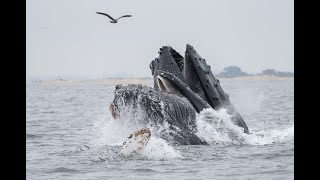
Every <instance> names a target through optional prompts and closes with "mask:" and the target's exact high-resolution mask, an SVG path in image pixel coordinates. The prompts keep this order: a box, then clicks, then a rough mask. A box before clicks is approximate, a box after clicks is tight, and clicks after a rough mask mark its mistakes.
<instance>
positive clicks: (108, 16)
mask: <svg viewBox="0 0 320 180" xmlns="http://www.w3.org/2000/svg"><path fill="white" fill-rule="evenodd" d="M96 13H97V14H101V15H105V16H108V18H110V19H111V20H114V19H113V17H111V16H109V15H108V14H106V13H102V12H96Z"/></svg>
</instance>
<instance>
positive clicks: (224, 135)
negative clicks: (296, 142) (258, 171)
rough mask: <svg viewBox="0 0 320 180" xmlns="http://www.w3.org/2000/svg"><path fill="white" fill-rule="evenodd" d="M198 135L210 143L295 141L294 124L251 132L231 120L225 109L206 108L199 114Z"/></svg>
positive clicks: (258, 143) (254, 143) (257, 143)
mask: <svg viewBox="0 0 320 180" xmlns="http://www.w3.org/2000/svg"><path fill="white" fill-rule="evenodd" d="M196 122H197V129H198V132H197V135H198V136H199V137H200V138H202V139H204V140H205V141H207V142H208V143H209V144H212V145H214V144H224V145H234V144H250V145H264V144H272V143H286V142H291V141H293V137H294V126H293V125H292V126H290V127H287V128H282V129H263V130H252V129H250V131H251V132H250V134H246V133H244V132H243V128H241V127H239V126H236V125H235V124H233V123H232V121H231V116H230V115H229V114H228V113H227V112H226V110H225V109H221V110H219V111H216V110H213V109H205V110H203V111H202V112H200V113H199V114H198V115H197V120H196Z"/></svg>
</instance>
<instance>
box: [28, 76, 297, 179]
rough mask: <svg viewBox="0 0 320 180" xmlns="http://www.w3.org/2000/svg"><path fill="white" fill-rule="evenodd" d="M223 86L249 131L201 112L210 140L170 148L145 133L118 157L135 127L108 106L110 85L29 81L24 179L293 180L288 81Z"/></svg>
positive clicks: (221, 114)
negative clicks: (139, 145)
mask: <svg viewBox="0 0 320 180" xmlns="http://www.w3.org/2000/svg"><path fill="white" fill-rule="evenodd" d="M149 84H150V86H151V84H152V82H150V83H149ZM221 85H222V87H223V88H224V90H225V91H226V92H227V93H228V94H229V96H230V99H231V102H232V103H233V104H234V105H235V107H236V108H237V109H238V111H239V112H240V114H241V115H242V117H243V119H244V120H245V122H246V123H247V125H248V127H249V130H250V132H251V134H249V135H247V134H244V133H242V131H241V129H239V128H238V127H236V126H234V125H233V124H230V119H229V116H228V115H227V114H226V113H225V111H224V110H220V111H214V110H210V109H206V110H204V111H203V112H201V113H200V114H198V115H197V125H198V133H197V135H198V136H199V137H201V138H203V139H205V140H207V141H208V142H210V144H211V145H199V146H195V145H193V146H171V145H170V144H168V143H167V142H165V141H164V140H162V139H159V138H156V137H153V136H151V138H150V141H149V143H148V145H147V146H146V147H145V149H144V150H143V151H142V153H141V155H140V156H135V157H122V156H120V155H119V149H120V147H121V146H120V145H121V144H122V143H123V142H124V141H125V140H126V139H127V137H128V135H129V134H130V133H131V132H132V130H133V129H134V128H133V127H132V126H130V125H129V124H124V123H123V122H122V121H117V120H114V119H112V116H111V114H110V113H109V111H108V106H109V104H110V102H111V101H112V99H113V91H114V88H115V86H114V85H105V84H102V83H96V84H95V83H80V84H75V83H60V84H59V83H41V82H27V89H26V93H27V94H26V95H27V99H26V101H27V106H26V108H27V109H26V116H27V121H26V128H27V129H26V133H27V135H26V136H27V139H26V149H27V151H26V177H27V179H30V180H31V179H32V180H34V179H137V178H138V179H293V174H294V112H293V109H294V89H293V87H294V81H293V80H231V79H223V80H221ZM127 120H128V122H129V121H130V120H131V119H130V118H128V119H127Z"/></svg>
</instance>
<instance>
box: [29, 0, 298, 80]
mask: <svg viewBox="0 0 320 180" xmlns="http://www.w3.org/2000/svg"><path fill="white" fill-rule="evenodd" d="M26 11H27V14H26V24H27V27H26V36H27V39H26V40H27V44H26V45H27V49H26V51H27V67H26V68H27V69H26V71H27V74H26V75H27V79H30V78H33V77H40V78H41V77H64V78H78V77H82V78H101V77H103V76H110V75H118V74H119V73H120V72H126V73H127V74H130V75H133V76H151V73H150V70H149V63H150V61H151V60H152V59H154V58H155V57H157V56H158V50H159V48H160V47H161V46H163V45H170V46H172V47H173V48H174V49H176V50H177V51H178V52H180V53H181V54H182V55H184V51H185V46H186V44H187V43H189V44H191V45H193V46H194V47H195V49H196V50H197V52H198V53H199V54H200V55H201V56H202V57H203V58H205V59H206V60H207V63H208V64H209V65H211V67H212V69H214V72H215V71H221V70H222V69H223V68H224V67H226V66H229V65H238V66H239V67H240V68H241V69H242V70H243V71H246V72H249V73H258V72H261V70H263V69H266V68H275V69H276V70H280V71H291V72H293V68H294V27H293V26H294V18H293V0H199V1H195V0H192V1H191V0H190V1H188V0H157V1H155V0H27V9H26ZM96 11H100V12H106V13H109V14H110V15H112V16H114V17H118V16H121V15H123V14H132V15H133V17H131V18H123V19H120V21H119V23H117V24H111V23H109V19H107V17H104V16H102V15H98V14H96Z"/></svg>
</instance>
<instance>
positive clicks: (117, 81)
mask: <svg viewBox="0 0 320 180" xmlns="http://www.w3.org/2000/svg"><path fill="white" fill-rule="evenodd" d="M218 79H220V80H222V81H223V80H275V81H277V80H294V77H277V76H266V75H256V76H239V77H232V78H225V77H224V78H222V77H221V78H218ZM32 82H37V83H41V84H44V85H46V84H48V85H49V84H57V85H59V84H61V85H81V84H83V85H85V84H102V85H117V84H143V85H149V84H152V83H153V78H151V77H141V78H120V77H112V78H104V79H88V80H64V79H56V80H38V81H32Z"/></svg>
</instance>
